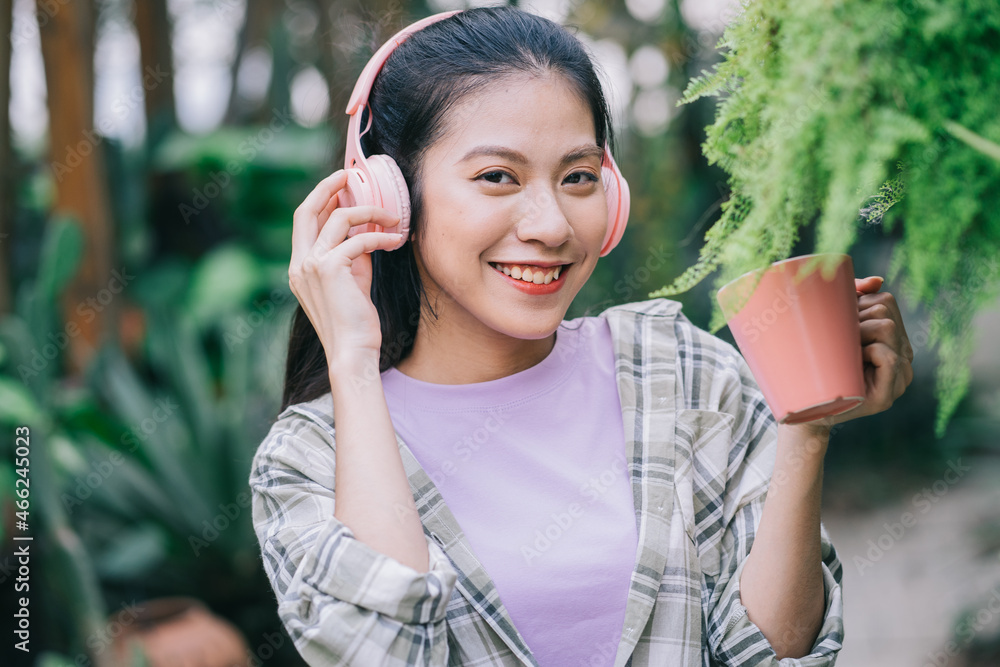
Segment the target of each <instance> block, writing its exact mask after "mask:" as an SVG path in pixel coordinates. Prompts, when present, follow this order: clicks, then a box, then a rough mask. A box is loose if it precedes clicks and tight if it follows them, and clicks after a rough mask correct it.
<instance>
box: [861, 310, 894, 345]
mask: <svg viewBox="0 0 1000 667" xmlns="http://www.w3.org/2000/svg"><path fill="white" fill-rule="evenodd" d="M872 343H885V344H886V345H888V346H889V347H891V348H893V349H895V350H897V351H898V349H899V348H898V344H899V340H898V336H897V335H896V323H895V322H894V321H893V320H892V319H890V318H888V317H886V318H869V319H867V320H865V321H863V322H861V344H862V345H870V344H872Z"/></svg>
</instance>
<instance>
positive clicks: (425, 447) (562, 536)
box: [382, 317, 638, 667]
mask: <svg viewBox="0 0 1000 667" xmlns="http://www.w3.org/2000/svg"><path fill="white" fill-rule="evenodd" d="M578 326H579V328H575V327H578ZM382 382H383V386H384V388H385V394H386V401H387V403H388V406H389V413H390V415H391V416H392V422H393V425H394V427H395V429H396V432H397V433H399V436H400V437H401V438H402V439H403V441H404V442H406V444H407V445H408V446H409V447H410V449H411V451H412V452H413V455H414V456H415V457H416V459H417V461H418V462H419V463H420V465H421V466H422V467H423V469H424V470H425V471H426V472H427V474H428V475H429V476H430V478H431V480H432V481H433V482H434V484H435V485H436V486H437V488H438V490H439V491H440V492H441V495H442V496H443V497H444V500H445V502H446V503H447V505H448V507H449V508H450V509H451V511H452V513H453V514H454V515H455V518H456V519H457V520H458V523H459V524H460V525H461V526H462V529H463V530H464V531H465V535H466V537H467V538H468V540H469V542H470V544H471V545H472V549H473V552H474V553H475V555H476V557H477V558H479V560H480V562H482V564H483V567H485V568H486V572H487V573H488V574H489V575H490V577H492V579H493V581H494V583H495V584H496V586H497V590H498V592H499V594H500V599H501V601H502V602H503V604H504V606H505V607H506V608H507V611H508V613H509V614H510V616H511V618H512V619H513V621H514V625H515V627H516V628H517V630H518V632H520V633H521V635H522V637H524V639H525V641H526V642H527V644H528V647H529V648H530V649H531V651H532V653H533V654H534V655H535V658H536V659H537V660H538V663H539V665H541V666H542V667H548V666H555V665H558V666H574V667H575V666H577V665H580V666H586V667H601V666H605V665H612V664H613V663H614V657H615V652H616V650H617V646H618V641H619V638H620V636H621V631H622V625H623V623H624V619H625V603H626V599H627V596H628V590H629V580H630V577H631V574H632V569H633V566H634V564H635V555H636V547H637V544H638V535H637V533H636V519H635V506H634V504H633V501H632V489H631V486H630V483H629V478H628V471H627V467H626V457H625V438H624V427H623V424H622V415H621V402H620V400H619V397H618V390H617V384H616V379H615V367H614V351H613V348H612V341H611V331H610V329H609V327H608V323H607V320H605V319H603V318H599V317H582V318H577V319H575V320H571V321H568V322H567V321H564V322H563V323H562V324H560V326H559V328H558V330H557V332H556V341H555V346H554V347H553V349H552V351H551V352H550V353H549V355H548V356H547V357H545V359H543V360H542V361H541V362H539V363H538V364H536V365H534V366H532V367H531V368H528V369H526V370H523V371H521V372H519V373H514V374H513V375H509V376H507V377H503V378H500V379H498V380H491V381H489V382H477V383H473V384H464V385H444V384H434V383H429V382H422V381H419V380H415V379H413V378H411V377H409V376H407V375H405V374H403V373H402V372H400V371H399V370H397V369H395V368H390V369H389V370H387V371H386V372H384V373H383V374H382Z"/></svg>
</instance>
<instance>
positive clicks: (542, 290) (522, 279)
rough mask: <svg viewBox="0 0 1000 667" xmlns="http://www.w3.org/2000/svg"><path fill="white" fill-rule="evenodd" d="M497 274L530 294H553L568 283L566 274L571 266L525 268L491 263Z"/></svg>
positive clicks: (517, 265)
mask: <svg viewBox="0 0 1000 667" xmlns="http://www.w3.org/2000/svg"><path fill="white" fill-rule="evenodd" d="M490 266H492V267H493V268H494V269H495V270H496V272H497V273H499V274H501V275H502V276H503V277H504V279H505V281H506V282H508V283H509V284H511V285H512V286H514V287H517V288H518V289H520V290H521V291H523V292H526V293H528V294H551V293H553V292H556V291H558V290H559V288H561V287H562V285H563V283H565V282H566V279H565V276H566V272H567V271H568V270H569V267H570V266H571V265H570V264H563V265H561V266H553V267H549V268H545V267H539V266H523V265H519V264H494V263H492V262H490Z"/></svg>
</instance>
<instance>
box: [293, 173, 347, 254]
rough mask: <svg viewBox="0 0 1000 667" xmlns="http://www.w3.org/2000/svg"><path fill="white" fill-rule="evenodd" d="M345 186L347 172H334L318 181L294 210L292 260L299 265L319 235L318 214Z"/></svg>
mask: <svg viewBox="0 0 1000 667" xmlns="http://www.w3.org/2000/svg"><path fill="white" fill-rule="evenodd" d="M346 184H347V171H346V170H344V169H341V170H339V171H335V172H333V173H332V174H330V175H329V176H327V177H326V178H324V179H323V180H322V181H320V182H319V183H318V184H317V185H316V187H315V188H313V191H312V192H310V193H309V194H308V196H306V198H305V199H304V200H303V201H302V203H301V204H299V207H298V208H296V209H295V214H294V215H293V216H292V260H291V264H292V265H293V266H294V265H296V264H298V263H301V262H302V260H303V259H304V258H305V256H306V255H307V254H308V253H309V249H310V248H312V246H313V243H315V242H316V237H317V236H318V235H319V231H320V222H319V214H320V213H321V212H322V211H323V209H325V208H326V206H327V204H329V202H330V198H331V197H333V195H334V193H336V192H337V191H339V190H340V189H342V188H343V187H344V186H345V185H346Z"/></svg>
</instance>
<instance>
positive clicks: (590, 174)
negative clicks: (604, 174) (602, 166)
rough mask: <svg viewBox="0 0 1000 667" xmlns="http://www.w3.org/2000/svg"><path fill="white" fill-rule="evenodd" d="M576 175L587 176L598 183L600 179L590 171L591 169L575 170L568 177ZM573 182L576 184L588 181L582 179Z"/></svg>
mask: <svg viewBox="0 0 1000 667" xmlns="http://www.w3.org/2000/svg"><path fill="white" fill-rule="evenodd" d="M574 176H583V177H586V178H588V179H590V181H591V182H592V183H597V182H598V180H599V179H598V178H597V176H595V175H594V174H592V173H590V172H589V171H574V172H573V173H572V174H570V175H569V176H567V177H566V178H567V179H570V178H573V177H574ZM572 182H573V183H574V184H578V183H584V182H586V181H583V180H580V181H572Z"/></svg>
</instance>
